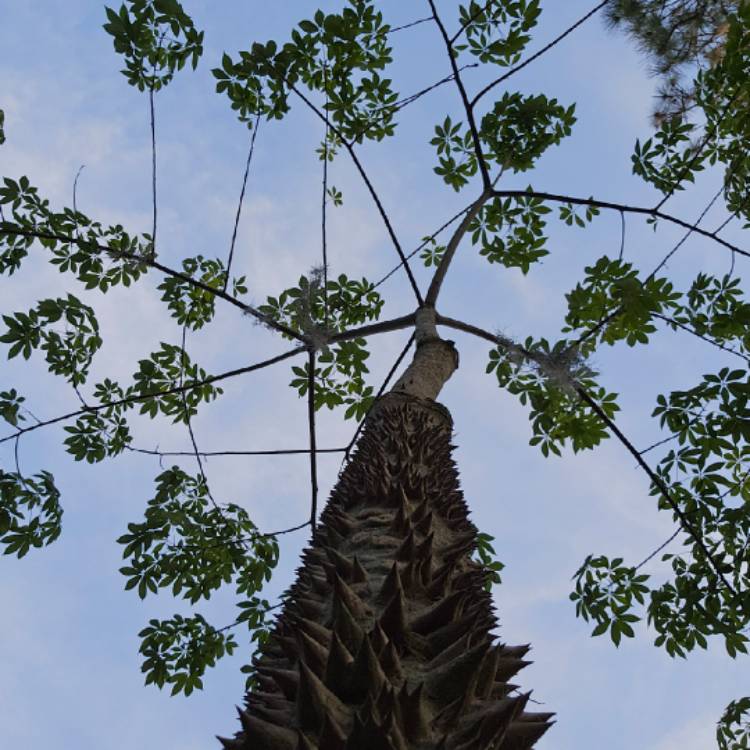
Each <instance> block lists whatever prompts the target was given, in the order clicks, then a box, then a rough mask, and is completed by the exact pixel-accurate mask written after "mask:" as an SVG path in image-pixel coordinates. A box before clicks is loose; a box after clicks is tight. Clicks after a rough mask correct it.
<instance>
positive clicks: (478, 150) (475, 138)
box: [427, 0, 491, 189]
mask: <svg viewBox="0 0 750 750" xmlns="http://www.w3.org/2000/svg"><path fill="white" fill-rule="evenodd" d="M427 2H428V3H429V5H430V9H431V10H432V17H433V18H434V19H435V23H436V24H437V27H438V29H439V30H440V35H441V36H442V37H443V42H445V50H446V52H447V53H448V58H449V59H450V63H451V69H452V70H453V79H454V81H455V82H456V87H457V88H458V93H459V95H460V97H461V101H462V102H463V105H464V111H465V112H466V119H467V120H468V122H469V130H470V131H471V140H472V142H473V143H474V153H475V156H476V159H477V165H478V167H479V172H480V173H481V175H482V183H483V184H484V187H485V189H489V187H490V184H491V180H490V173H489V170H488V169H487V163H486V162H485V160H484V154H483V153H482V142H481V141H480V139H479V129H478V128H477V123H476V120H475V119H474V111H473V105H472V104H471V102H469V96H468V94H467V93H466V88H465V87H464V84H463V81H462V80H461V73H460V72H459V70H458V63H457V62H456V57H455V55H454V54H453V47H452V45H451V40H450V39H449V38H448V32H447V31H446V30H445V26H444V25H443V22H442V21H441V20H440V16H439V15H438V12H437V8H436V7H435V2H434V0H427Z"/></svg>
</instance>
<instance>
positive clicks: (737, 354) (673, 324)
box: [652, 313, 750, 363]
mask: <svg viewBox="0 0 750 750" xmlns="http://www.w3.org/2000/svg"><path fill="white" fill-rule="evenodd" d="M652 315H653V316H654V317H655V318H659V320H663V321H664V322H665V323H666V324H667V325H669V326H671V327H673V328H679V329H681V330H683V331H687V332H688V333H691V334H692V335H693V336H696V337H697V338H699V339H700V340H701V341H705V342H706V343H707V344H711V346H715V347H716V348H717V349H721V350H722V351H724V352H728V353H729V354H734V356H735V357H739V358H740V359H744V360H745V362H748V363H750V357H748V356H746V355H745V354H742V352H738V351H737V350H736V349H730V348H729V347H728V346H724V344H722V343H720V342H718V341H716V340H714V339H712V338H709V337H708V336H704V335H703V334H702V333H698V331H696V330H695V329H694V328H690V326H686V325H685V324H684V323H680V322H679V321H678V320H675V319H674V318H670V317H669V316H668V315H662V314H661V313H652Z"/></svg>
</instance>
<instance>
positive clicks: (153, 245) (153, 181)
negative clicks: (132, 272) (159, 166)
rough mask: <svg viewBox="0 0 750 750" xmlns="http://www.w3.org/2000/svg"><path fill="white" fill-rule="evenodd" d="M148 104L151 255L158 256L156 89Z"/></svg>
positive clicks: (150, 93) (151, 88)
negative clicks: (151, 215) (149, 121)
mask: <svg viewBox="0 0 750 750" xmlns="http://www.w3.org/2000/svg"><path fill="white" fill-rule="evenodd" d="M148 106H149V112H150V114H151V205H152V211H153V218H152V227H151V257H152V258H155V257H156V116H155V113H154V89H153V87H150V88H149V90H148Z"/></svg>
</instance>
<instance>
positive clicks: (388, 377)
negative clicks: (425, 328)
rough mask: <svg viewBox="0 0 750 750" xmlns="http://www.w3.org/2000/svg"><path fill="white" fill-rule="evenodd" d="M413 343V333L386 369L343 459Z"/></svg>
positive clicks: (349, 451) (347, 454) (347, 457)
mask: <svg viewBox="0 0 750 750" xmlns="http://www.w3.org/2000/svg"><path fill="white" fill-rule="evenodd" d="M413 343H414V334H413V333H412V335H411V336H410V337H409V340H408V341H407V342H406V346H405V347H404V348H403V350H402V351H401V354H399V355H398V357H397V358H396V361H395V362H394V363H393V367H391V369H390V370H389V371H388V374H387V375H386V376H385V380H384V381H383V383H382V385H381V386H380V389H379V390H378V392H377V394H376V396H375V398H374V399H373V401H372V404H371V405H370V408H369V409H368V410H367V413H366V414H365V416H364V417H362V419H360V421H359V424H358V425H357V429H356V430H355V431H354V436H353V437H352V439H351V440H350V441H349V445H347V446H346V448H344V452H345V454H346V455H345V456H344V461H348V460H349V454H350V453H351V450H352V448H353V447H354V444H355V443H356V442H357V438H358V437H359V434H360V432H362V428H363V427H364V424H365V422H366V421H367V418H368V417H369V416H370V412H371V411H372V410H373V408H374V407H375V404H377V403H378V401H379V400H380V398H381V396H382V395H383V393H384V392H385V389H386V388H387V387H388V384H389V383H390V382H391V379H392V378H393V376H394V375H395V374H396V370H398V368H399V366H400V365H401V362H403V360H404V357H405V356H406V354H407V352H408V351H409V349H410V348H411V345H412V344H413Z"/></svg>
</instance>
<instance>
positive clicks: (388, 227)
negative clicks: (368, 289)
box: [290, 86, 422, 305]
mask: <svg viewBox="0 0 750 750" xmlns="http://www.w3.org/2000/svg"><path fill="white" fill-rule="evenodd" d="M290 88H291V90H292V91H293V92H294V93H295V94H297V96H298V97H299V98H300V99H302V101H303V102H304V103H305V104H306V105H307V107H308V108H309V109H311V110H312V111H313V112H314V113H315V115H316V116H317V117H319V118H320V119H321V120H322V121H323V122H326V117H325V115H324V114H323V113H322V112H321V111H320V110H319V109H318V108H317V107H316V106H315V105H314V104H313V103H312V102H311V101H310V100H309V99H308V98H307V97H306V96H305V95H304V94H303V93H302V92H301V91H300V90H299V89H298V88H297V87H296V86H291V87H290ZM328 127H329V129H330V130H331V132H332V133H335V134H336V135H337V136H338V137H339V138H340V139H341V142H342V143H343V144H344V148H345V149H346V150H347V151H348V152H349V156H350V157H351V159H352V161H353V162H354V166H355V167H356V168H357V171H358V172H359V175H360V177H361V178H362V180H363V181H364V183H365V185H366V186H367V190H368V191H369V193H370V196H371V197H372V199H373V201H374V202H375V205H376V207H377V209H378V213H379V214H380V217H381V218H382V219H383V223H384V224H385V228H386V230H387V232H388V235H389V236H390V238H391V242H392V243H393V246H394V247H395V248H396V252H397V253H398V256H399V258H400V259H401V265H403V266H404V270H405V271H406V275H407V276H408V277H409V283H410V284H411V288H412V289H413V291H414V296H415V297H416V298H417V302H418V303H419V304H420V305H422V294H421V293H420V291H419V287H418V286H417V282H416V280H415V278H414V274H413V273H412V271H411V267H410V266H409V261H408V260H407V259H406V256H405V255H404V251H403V249H402V248H401V243H400V242H399V241H398V237H396V233H395V232H394V231H393V226H392V225H391V220H390V219H389V218H388V214H387V213H386V212H385V208H383V204H382V203H381V201H380V196H378V194H377V192H376V191H375V188H374V187H373V185H372V182H371V181H370V178H369V177H368V176H367V172H365V170H364V167H363V166H362V163H361V162H360V160H359V158H358V157H357V154H356V153H355V151H354V146H353V145H352V144H351V143H349V142H348V141H347V140H346V138H344V137H343V135H342V133H341V131H340V130H339V129H338V128H337V127H335V126H334V125H331V124H330V123H328Z"/></svg>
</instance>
